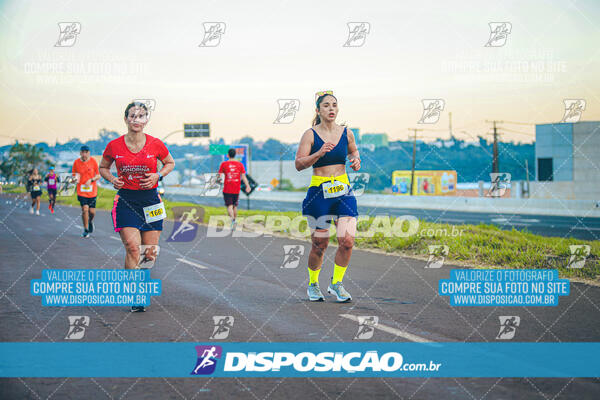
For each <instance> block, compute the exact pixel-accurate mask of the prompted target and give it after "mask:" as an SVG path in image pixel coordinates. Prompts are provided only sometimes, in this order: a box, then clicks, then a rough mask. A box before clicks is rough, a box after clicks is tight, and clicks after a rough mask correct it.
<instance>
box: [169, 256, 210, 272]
mask: <svg viewBox="0 0 600 400" xmlns="http://www.w3.org/2000/svg"><path fill="white" fill-rule="evenodd" d="M176 260H177V261H179V262H182V263H184V264H188V265H191V266H192V267H196V268H200V269H208V267H205V266H204V265H202V264H198V263H195V262H193V261H190V260H186V259H185V258H176Z"/></svg>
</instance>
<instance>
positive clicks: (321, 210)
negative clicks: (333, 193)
mask: <svg viewBox="0 0 600 400" xmlns="http://www.w3.org/2000/svg"><path fill="white" fill-rule="evenodd" d="M302 215H304V216H306V217H308V226H309V227H310V229H329V225H330V224H331V223H332V222H333V221H332V219H331V218H323V219H322V220H319V218H320V217H323V216H325V215H330V216H333V217H334V218H337V217H357V216H358V208H357V206H356V197H354V193H352V189H350V191H349V192H348V193H347V194H345V195H343V196H339V197H333V198H329V199H326V198H325V197H324V196H323V188H322V186H311V187H309V188H308V192H307V193H306V197H305V198H304V201H302Z"/></svg>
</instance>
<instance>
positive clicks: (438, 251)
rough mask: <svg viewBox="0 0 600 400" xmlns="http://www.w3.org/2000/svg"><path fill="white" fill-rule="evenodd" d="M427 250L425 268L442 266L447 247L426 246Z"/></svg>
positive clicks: (437, 245)
mask: <svg viewBox="0 0 600 400" xmlns="http://www.w3.org/2000/svg"><path fill="white" fill-rule="evenodd" d="M427 247H428V248H429V258H428V259H427V264H425V268H441V267H442V265H444V260H445V259H446V257H447V256H448V246H446V245H442V244H433V245H429V246H427Z"/></svg>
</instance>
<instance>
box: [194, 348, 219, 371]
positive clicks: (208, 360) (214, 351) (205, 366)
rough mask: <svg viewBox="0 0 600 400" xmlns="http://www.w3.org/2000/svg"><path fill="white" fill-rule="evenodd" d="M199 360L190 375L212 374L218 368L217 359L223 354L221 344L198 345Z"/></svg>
mask: <svg viewBox="0 0 600 400" xmlns="http://www.w3.org/2000/svg"><path fill="white" fill-rule="evenodd" d="M196 353H197V354H198V361H196V367H195V368H194V370H193V371H192V372H191V373H190V375H210V374H212V373H213V372H215V368H217V359H220V358H221V356H222V355H223V349H222V348H221V346H196Z"/></svg>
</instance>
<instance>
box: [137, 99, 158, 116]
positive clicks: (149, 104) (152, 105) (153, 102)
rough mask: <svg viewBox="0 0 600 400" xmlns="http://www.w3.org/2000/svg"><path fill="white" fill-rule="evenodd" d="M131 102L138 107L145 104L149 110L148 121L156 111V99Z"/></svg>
mask: <svg viewBox="0 0 600 400" xmlns="http://www.w3.org/2000/svg"><path fill="white" fill-rule="evenodd" d="M131 102H132V103H135V104H136V105H138V104H143V105H145V106H146V109H147V110H148V112H147V113H146V121H148V120H149V119H150V114H151V113H152V111H154V110H155V109H156V100H154V99H135V100H131Z"/></svg>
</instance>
